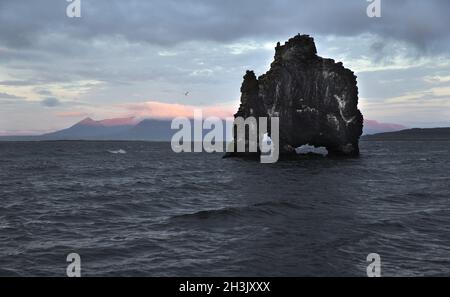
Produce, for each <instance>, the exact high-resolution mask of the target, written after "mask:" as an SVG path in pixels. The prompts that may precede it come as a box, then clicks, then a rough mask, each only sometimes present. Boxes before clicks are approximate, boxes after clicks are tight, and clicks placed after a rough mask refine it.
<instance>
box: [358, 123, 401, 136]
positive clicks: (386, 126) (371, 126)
mask: <svg viewBox="0 0 450 297" xmlns="http://www.w3.org/2000/svg"><path fill="white" fill-rule="evenodd" d="M404 129H407V127H405V126H403V125H399V124H391V123H380V122H378V121H374V120H364V134H375V133H383V132H394V131H400V130H404Z"/></svg>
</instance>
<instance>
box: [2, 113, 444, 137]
mask: <svg viewBox="0 0 450 297" xmlns="http://www.w3.org/2000/svg"><path fill="white" fill-rule="evenodd" d="M171 123H172V121H171V120H156V119H144V120H141V121H139V120H137V119H136V118H133V117H129V118H115V119H106V120H101V121H96V120H93V119H91V118H85V119H84V120H82V121H80V122H78V123H76V124H75V125H73V126H72V127H70V128H67V129H63V130H60V131H56V132H53V133H47V134H43V135H39V136H1V137H0V141H45V140H50V141H51V140H143V141H170V140H171V138H172V135H173V134H174V133H176V131H175V130H172V129H171V128H170V126H171ZM222 124H223V125H224V127H225V121H223V122H222ZM191 126H192V127H193V126H194V125H193V122H192V121H191ZM404 129H405V127H404V126H401V125H397V124H387V123H379V122H377V121H371V120H365V122H364V134H366V135H367V134H376V133H379V132H391V131H398V130H404ZM444 129H445V128H444ZM418 130H426V132H417V131H418ZM427 130H430V129H412V130H404V131H413V132H411V133H412V134H414V137H419V136H420V137H424V136H425V134H420V135H418V133H431V134H430V135H428V134H427V137H434V136H431V135H432V134H433V133H432V132H428V131H427ZM431 130H433V131H434V130H435V129H431ZM191 132H192V135H193V129H192V130H191ZM208 132H209V131H208V130H206V131H203V135H205V134H206V133H208ZM401 133H405V134H390V133H383V134H376V135H374V136H375V138H380V137H382V138H383V139H386V138H388V137H394V136H391V135H395V137H399V136H398V135H402V137H413V136H412V134H411V133H409V134H408V133H407V132H403V131H401ZM438 134H439V135H441V134H442V133H441V132H439V133H438ZM407 135H409V136H407ZM223 137H224V138H225V137H226V135H225V132H224V134H223ZM439 137H441V136H439ZM444 138H445V137H444ZM222 139H223V138H222ZM222 139H219V141H221V140H222ZM228 139H232V137H231V135H228ZM363 139H374V138H373V137H370V138H369V137H367V136H363ZM433 139H434V138H433Z"/></svg>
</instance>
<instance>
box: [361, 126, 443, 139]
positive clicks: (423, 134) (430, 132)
mask: <svg viewBox="0 0 450 297" xmlns="http://www.w3.org/2000/svg"><path fill="white" fill-rule="evenodd" d="M361 139H362V140H450V128H430V129H419V128H416V129H408V130H402V131H397V132H387V133H379V134H375V135H366V136H363V137H362V138H361Z"/></svg>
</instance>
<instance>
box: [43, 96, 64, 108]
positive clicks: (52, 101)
mask: <svg viewBox="0 0 450 297" xmlns="http://www.w3.org/2000/svg"><path fill="white" fill-rule="evenodd" d="M41 104H42V105H43V106H45V107H56V106H58V105H61V101H59V99H57V98H54V97H49V98H45V99H43V100H41Z"/></svg>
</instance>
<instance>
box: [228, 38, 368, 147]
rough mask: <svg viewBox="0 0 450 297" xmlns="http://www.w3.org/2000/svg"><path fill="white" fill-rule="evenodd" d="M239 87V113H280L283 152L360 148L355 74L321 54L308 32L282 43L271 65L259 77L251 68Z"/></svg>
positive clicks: (360, 127) (239, 115) (267, 114)
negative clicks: (302, 148)
mask: <svg viewBox="0 0 450 297" xmlns="http://www.w3.org/2000/svg"><path fill="white" fill-rule="evenodd" d="M241 92H242V96H241V105H240V107H239V111H238V112H237V113H236V114H235V117H243V118H244V119H245V118H247V117H250V116H253V117H256V118H258V117H267V118H270V117H279V123H280V131H279V133H280V134H279V135H280V140H279V148H280V154H282V155H288V154H294V153H295V148H298V147H300V146H303V145H311V146H315V147H325V148H327V150H328V152H329V154H331V155H343V156H357V155H358V154H359V146H358V142H359V138H360V136H361V134H362V130H363V116H362V114H361V112H360V111H359V109H358V87H357V82H356V76H355V75H354V73H353V72H352V71H351V70H349V69H346V68H344V67H343V65H342V63H340V62H338V63H336V62H335V61H334V60H332V59H325V58H321V57H319V56H318V55H317V50H316V45H315V43H314V39H313V38H312V37H310V36H309V35H297V36H295V37H293V38H291V39H289V41H287V42H286V43H285V44H284V45H280V43H278V44H277V47H276V48H275V59H274V61H273V63H272V64H271V67H270V70H269V71H268V72H267V73H266V74H264V75H262V76H260V77H259V78H257V77H256V76H255V73H254V72H253V71H247V73H246V74H245V76H244V82H243V84H242V88H241ZM236 141H237V140H236V139H235V144H236ZM246 141H248V140H246ZM229 156H248V154H247V153H233V154H229Z"/></svg>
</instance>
